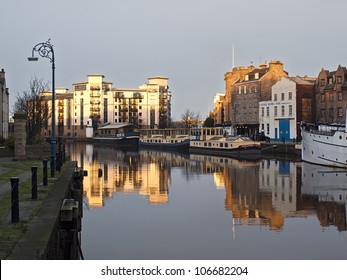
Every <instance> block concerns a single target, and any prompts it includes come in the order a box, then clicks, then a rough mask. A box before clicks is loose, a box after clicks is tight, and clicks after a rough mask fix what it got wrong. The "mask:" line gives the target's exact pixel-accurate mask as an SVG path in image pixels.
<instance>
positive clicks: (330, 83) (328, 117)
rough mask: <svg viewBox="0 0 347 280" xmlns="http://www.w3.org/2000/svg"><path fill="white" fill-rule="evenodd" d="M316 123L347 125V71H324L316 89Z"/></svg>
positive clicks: (340, 67)
mask: <svg viewBox="0 0 347 280" xmlns="http://www.w3.org/2000/svg"><path fill="white" fill-rule="evenodd" d="M315 107H316V119H315V121H316V122H319V123H345V114H346V112H345V111H346V109H347V69H346V67H342V66H341V65H339V66H338V67H337V70H336V71H329V70H325V69H322V70H321V71H320V73H319V75H318V78H317V82H316V89H315Z"/></svg>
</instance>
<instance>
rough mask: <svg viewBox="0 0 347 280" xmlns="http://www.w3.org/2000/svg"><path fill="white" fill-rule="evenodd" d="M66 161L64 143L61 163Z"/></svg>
mask: <svg viewBox="0 0 347 280" xmlns="http://www.w3.org/2000/svg"><path fill="white" fill-rule="evenodd" d="M65 162H66V154H65V145H64V146H63V163H65Z"/></svg>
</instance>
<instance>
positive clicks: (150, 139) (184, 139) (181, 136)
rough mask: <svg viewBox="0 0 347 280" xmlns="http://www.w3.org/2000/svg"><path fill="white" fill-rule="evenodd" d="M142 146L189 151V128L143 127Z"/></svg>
mask: <svg viewBox="0 0 347 280" xmlns="http://www.w3.org/2000/svg"><path fill="white" fill-rule="evenodd" d="M139 145H140V148H145V149H157V150H164V151H166V150H167V151H176V152H188V151H189V129H174V128H167V129H142V130H141V138H140V142H139Z"/></svg>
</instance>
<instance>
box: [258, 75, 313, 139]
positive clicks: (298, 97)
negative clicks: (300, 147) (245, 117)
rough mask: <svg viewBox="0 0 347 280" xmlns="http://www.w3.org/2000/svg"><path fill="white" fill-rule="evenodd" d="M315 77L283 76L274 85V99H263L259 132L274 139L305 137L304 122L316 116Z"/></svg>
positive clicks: (272, 97)
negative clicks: (301, 133) (301, 134)
mask: <svg viewBox="0 0 347 280" xmlns="http://www.w3.org/2000/svg"><path fill="white" fill-rule="evenodd" d="M315 81H316V79H314V78H308V77H299V76H297V77H282V78H281V79H280V80H279V81H278V82H276V83H275V84H274V85H273V86H272V90H271V100H270V101H260V102H259V131H262V132H264V134H265V135H266V136H268V137H270V138H271V139H274V140H286V141H287V140H291V139H295V140H297V139H301V136H300V122H301V121H304V122H312V120H313V116H314V106H313V103H314V88H315Z"/></svg>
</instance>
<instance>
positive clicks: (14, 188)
mask: <svg viewBox="0 0 347 280" xmlns="http://www.w3.org/2000/svg"><path fill="white" fill-rule="evenodd" d="M18 184H19V178H18V177H11V221H12V223H18V222H19V195H18Z"/></svg>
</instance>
